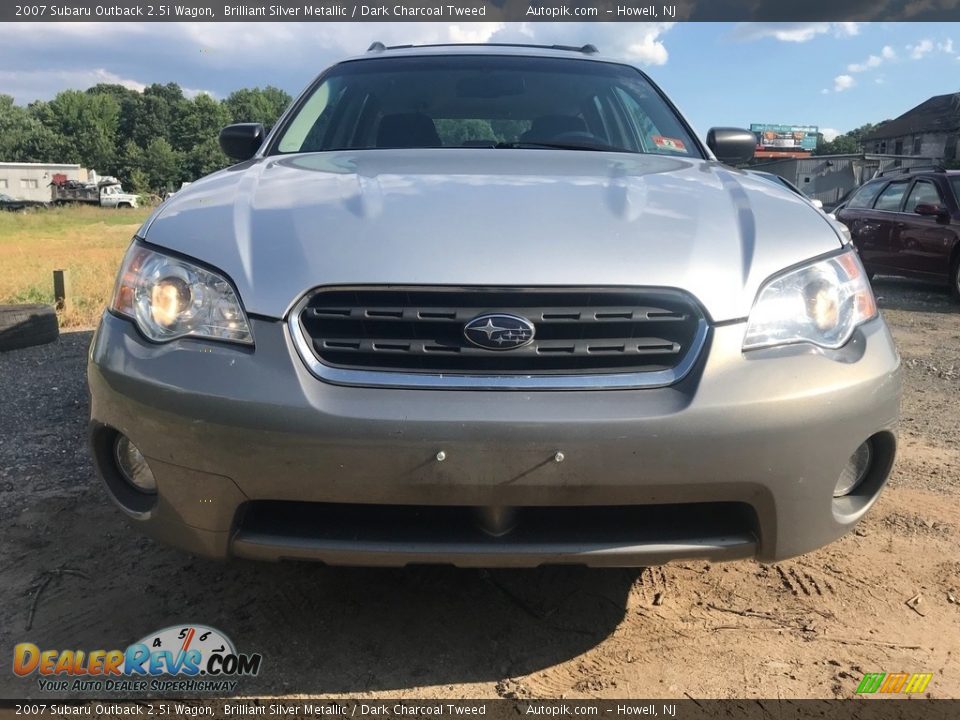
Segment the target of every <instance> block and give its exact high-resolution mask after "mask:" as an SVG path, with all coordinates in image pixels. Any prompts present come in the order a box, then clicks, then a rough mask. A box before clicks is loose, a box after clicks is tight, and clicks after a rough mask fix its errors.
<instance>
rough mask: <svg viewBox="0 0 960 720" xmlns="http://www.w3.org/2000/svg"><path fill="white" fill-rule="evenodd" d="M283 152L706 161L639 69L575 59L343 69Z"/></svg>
mask: <svg viewBox="0 0 960 720" xmlns="http://www.w3.org/2000/svg"><path fill="white" fill-rule="evenodd" d="M278 138H279V139H278V141H277V142H276V144H275V145H274V150H273V151H274V152H279V153H297V152H323V151H327V150H364V149H379V148H451V147H456V148H463V147H487V148H503V147H520V148H524V149H537V148H542V147H561V148H568V149H579V150H584V149H586V150H609V151H620V152H635V153H651V154H657V155H669V156H675V157H697V158H699V157H702V155H701V153H700V150H699V147H698V145H697V144H696V141H695V140H694V138H693V137H691V135H690V134H689V133H688V132H687V130H686V128H685V126H684V123H683V121H682V120H681V119H680V118H679V116H678V115H677V113H676V112H675V111H674V110H673V109H672V108H671V107H670V105H669V104H668V103H667V102H666V101H665V100H664V99H663V97H662V96H661V95H660V93H659V92H658V91H657V90H656V89H655V88H654V87H653V86H652V85H651V84H650V82H649V81H648V80H647V79H646V78H645V77H644V75H643V74H642V73H640V72H639V71H637V70H636V69H635V68H632V67H629V66H626V65H618V64H614V63H604V62H595V61H585V60H573V59H566V58H538V57H511V56H496V57H490V56H477V55H472V56H451V55H443V56H436V57H393V58H383V59H374V60H361V61H351V62H345V63H341V64H340V65H336V66H334V67H333V68H332V69H331V70H330V71H329V72H328V73H327V74H326V75H325V76H324V78H323V80H322V81H321V82H320V84H319V85H317V86H316V87H315V88H314V89H313V91H312V92H311V93H310V94H309V96H307V97H306V99H305V100H304V101H302V102H301V103H300V105H299V107H298V108H297V109H296V110H295V112H294V113H292V115H291V117H290V119H289V120H288V121H287V122H286V123H285V125H284V127H283V128H281V130H280V132H279V134H278Z"/></svg>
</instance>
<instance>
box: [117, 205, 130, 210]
mask: <svg viewBox="0 0 960 720" xmlns="http://www.w3.org/2000/svg"><path fill="white" fill-rule="evenodd" d="M132 207H133V205H131V204H130V203H117V210H122V209H124V208H132Z"/></svg>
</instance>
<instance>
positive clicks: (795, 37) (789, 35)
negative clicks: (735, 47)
mask: <svg viewBox="0 0 960 720" xmlns="http://www.w3.org/2000/svg"><path fill="white" fill-rule="evenodd" d="M828 33H829V34H832V35H833V36H834V37H838V38H844V37H852V36H854V35H859V34H860V23H855V22H833V23H831V22H819V23H817V22H812V23H811V22H807V23H803V22H794V23H740V24H738V25H737V27H736V28H735V29H734V31H733V37H734V38H736V39H738V40H760V39H762V38H775V39H776V40H780V41H781V42H794V43H804V42H807V41H809V40H813V39H814V38H815V37H817V36H818V35H824V34H828Z"/></svg>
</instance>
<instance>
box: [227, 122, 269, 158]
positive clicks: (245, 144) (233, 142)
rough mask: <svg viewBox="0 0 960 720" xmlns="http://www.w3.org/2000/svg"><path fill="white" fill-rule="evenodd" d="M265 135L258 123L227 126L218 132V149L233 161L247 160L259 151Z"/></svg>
mask: <svg viewBox="0 0 960 720" xmlns="http://www.w3.org/2000/svg"><path fill="white" fill-rule="evenodd" d="M265 135H266V132H265V131H264V129H263V125H261V124H260V123H237V124H236V125H227V126H226V127H225V128H224V129H223V130H221V131H220V149H221V150H223V152H224V153H226V155H227V157H231V158H233V159H234V160H249V159H250V158H252V157H253V156H254V155H255V154H256V152H257V150H259V149H260V146H261V145H262V144H263V138H264V137H265Z"/></svg>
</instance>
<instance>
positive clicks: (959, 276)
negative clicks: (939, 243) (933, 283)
mask: <svg viewBox="0 0 960 720" xmlns="http://www.w3.org/2000/svg"><path fill="white" fill-rule="evenodd" d="M950 290H951V292H953V297H954V299H955V300H960V253H957V259H956V260H954V261H953V272H951V273H950Z"/></svg>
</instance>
